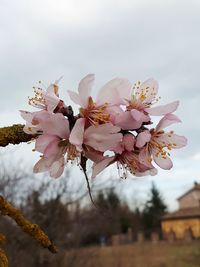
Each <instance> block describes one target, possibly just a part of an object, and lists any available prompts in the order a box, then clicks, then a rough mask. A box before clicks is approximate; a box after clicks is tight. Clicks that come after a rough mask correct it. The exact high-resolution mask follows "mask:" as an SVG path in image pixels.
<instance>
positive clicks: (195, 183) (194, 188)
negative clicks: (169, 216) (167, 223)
mask: <svg viewBox="0 0 200 267" xmlns="http://www.w3.org/2000/svg"><path fill="white" fill-rule="evenodd" d="M194 190H200V184H198V183H197V182H194V186H193V187H192V188H191V189H190V190H188V191H187V192H185V193H184V194H183V195H182V196H180V197H179V198H177V200H180V199H182V198H183V197H185V196H186V195H187V194H189V193H191V192H192V191H194Z"/></svg>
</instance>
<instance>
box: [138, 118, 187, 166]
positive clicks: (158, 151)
mask: <svg viewBox="0 0 200 267" xmlns="http://www.w3.org/2000/svg"><path fill="white" fill-rule="evenodd" d="M177 122H181V121H180V119H179V118H178V117H177V116H175V115H173V114H167V115H165V116H164V117H163V118H162V119H161V120H160V122H159V123H158V125H157V126H156V128H155V129H152V130H151V131H150V132H149V131H148V130H146V131H144V132H141V133H140V134H138V136H137V141H136V146H137V147H138V148H140V149H141V152H140V155H139V159H140V161H141V162H142V163H143V164H145V165H147V166H148V165H149V166H151V165H152V159H153V160H154V161H155V163H156V164H157V165H158V166H159V167H161V168H162V169H167V170H168V169H171V168H172V166H173V164H172V161H171V159H170V158H169V156H170V153H169V151H171V150H172V149H177V148H181V147H184V146H185V145H186V144H187V139H186V138H185V137H184V136H179V135H176V134H175V133H174V132H173V131H170V132H164V131H163V129H164V128H165V127H167V126H170V125H171V124H173V123H177Z"/></svg>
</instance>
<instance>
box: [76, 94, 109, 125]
mask: <svg viewBox="0 0 200 267" xmlns="http://www.w3.org/2000/svg"><path fill="white" fill-rule="evenodd" d="M107 107H108V104H107V103H105V104H104V105H101V106H96V103H95V102H94V101H93V99H92V97H91V96H90V97H89V98H88V106H87V108H80V116H81V117H83V118H86V119H87V120H88V121H89V122H90V124H91V125H95V126H97V125H99V124H103V123H108V122H110V114H109V113H108V111H107Z"/></svg>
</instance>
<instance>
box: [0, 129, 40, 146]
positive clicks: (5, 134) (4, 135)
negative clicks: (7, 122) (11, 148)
mask: <svg viewBox="0 0 200 267" xmlns="http://www.w3.org/2000/svg"><path fill="white" fill-rule="evenodd" d="M23 128H24V125H22V124H14V125H12V126H8V127H3V128H0V146H2V147H5V146H7V145H9V144H13V145H16V144H19V143H22V142H28V141H30V140H31V139H32V138H34V137H35V136H34V135H30V134H26V133H25V132H24V131H23Z"/></svg>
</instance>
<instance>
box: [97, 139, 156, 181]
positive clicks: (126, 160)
mask: <svg viewBox="0 0 200 267" xmlns="http://www.w3.org/2000/svg"><path fill="white" fill-rule="evenodd" d="M134 144H135V137H134V135H132V134H125V135H124V136H123V140H122V142H121V150H118V151H119V152H120V153H116V154H115V156H112V157H109V156H105V157H104V158H102V159H101V160H99V161H98V162H95V163H94V164H93V173H92V178H94V177H96V176H97V175H98V174H99V173H100V172H101V171H102V170H104V169H105V168H106V167H107V166H109V165H111V164H113V163H115V162H116V163H117V168H118V172H119V175H120V177H122V178H126V177H127V172H128V171H129V172H130V173H131V174H134V175H138V174H139V173H145V172H147V171H149V170H151V169H154V167H153V166H151V167H150V168H149V166H146V165H145V164H143V163H141V162H140V160H139V153H138V152H137V151H136V150H134ZM148 174H151V173H150V172H149V173H148Z"/></svg>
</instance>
